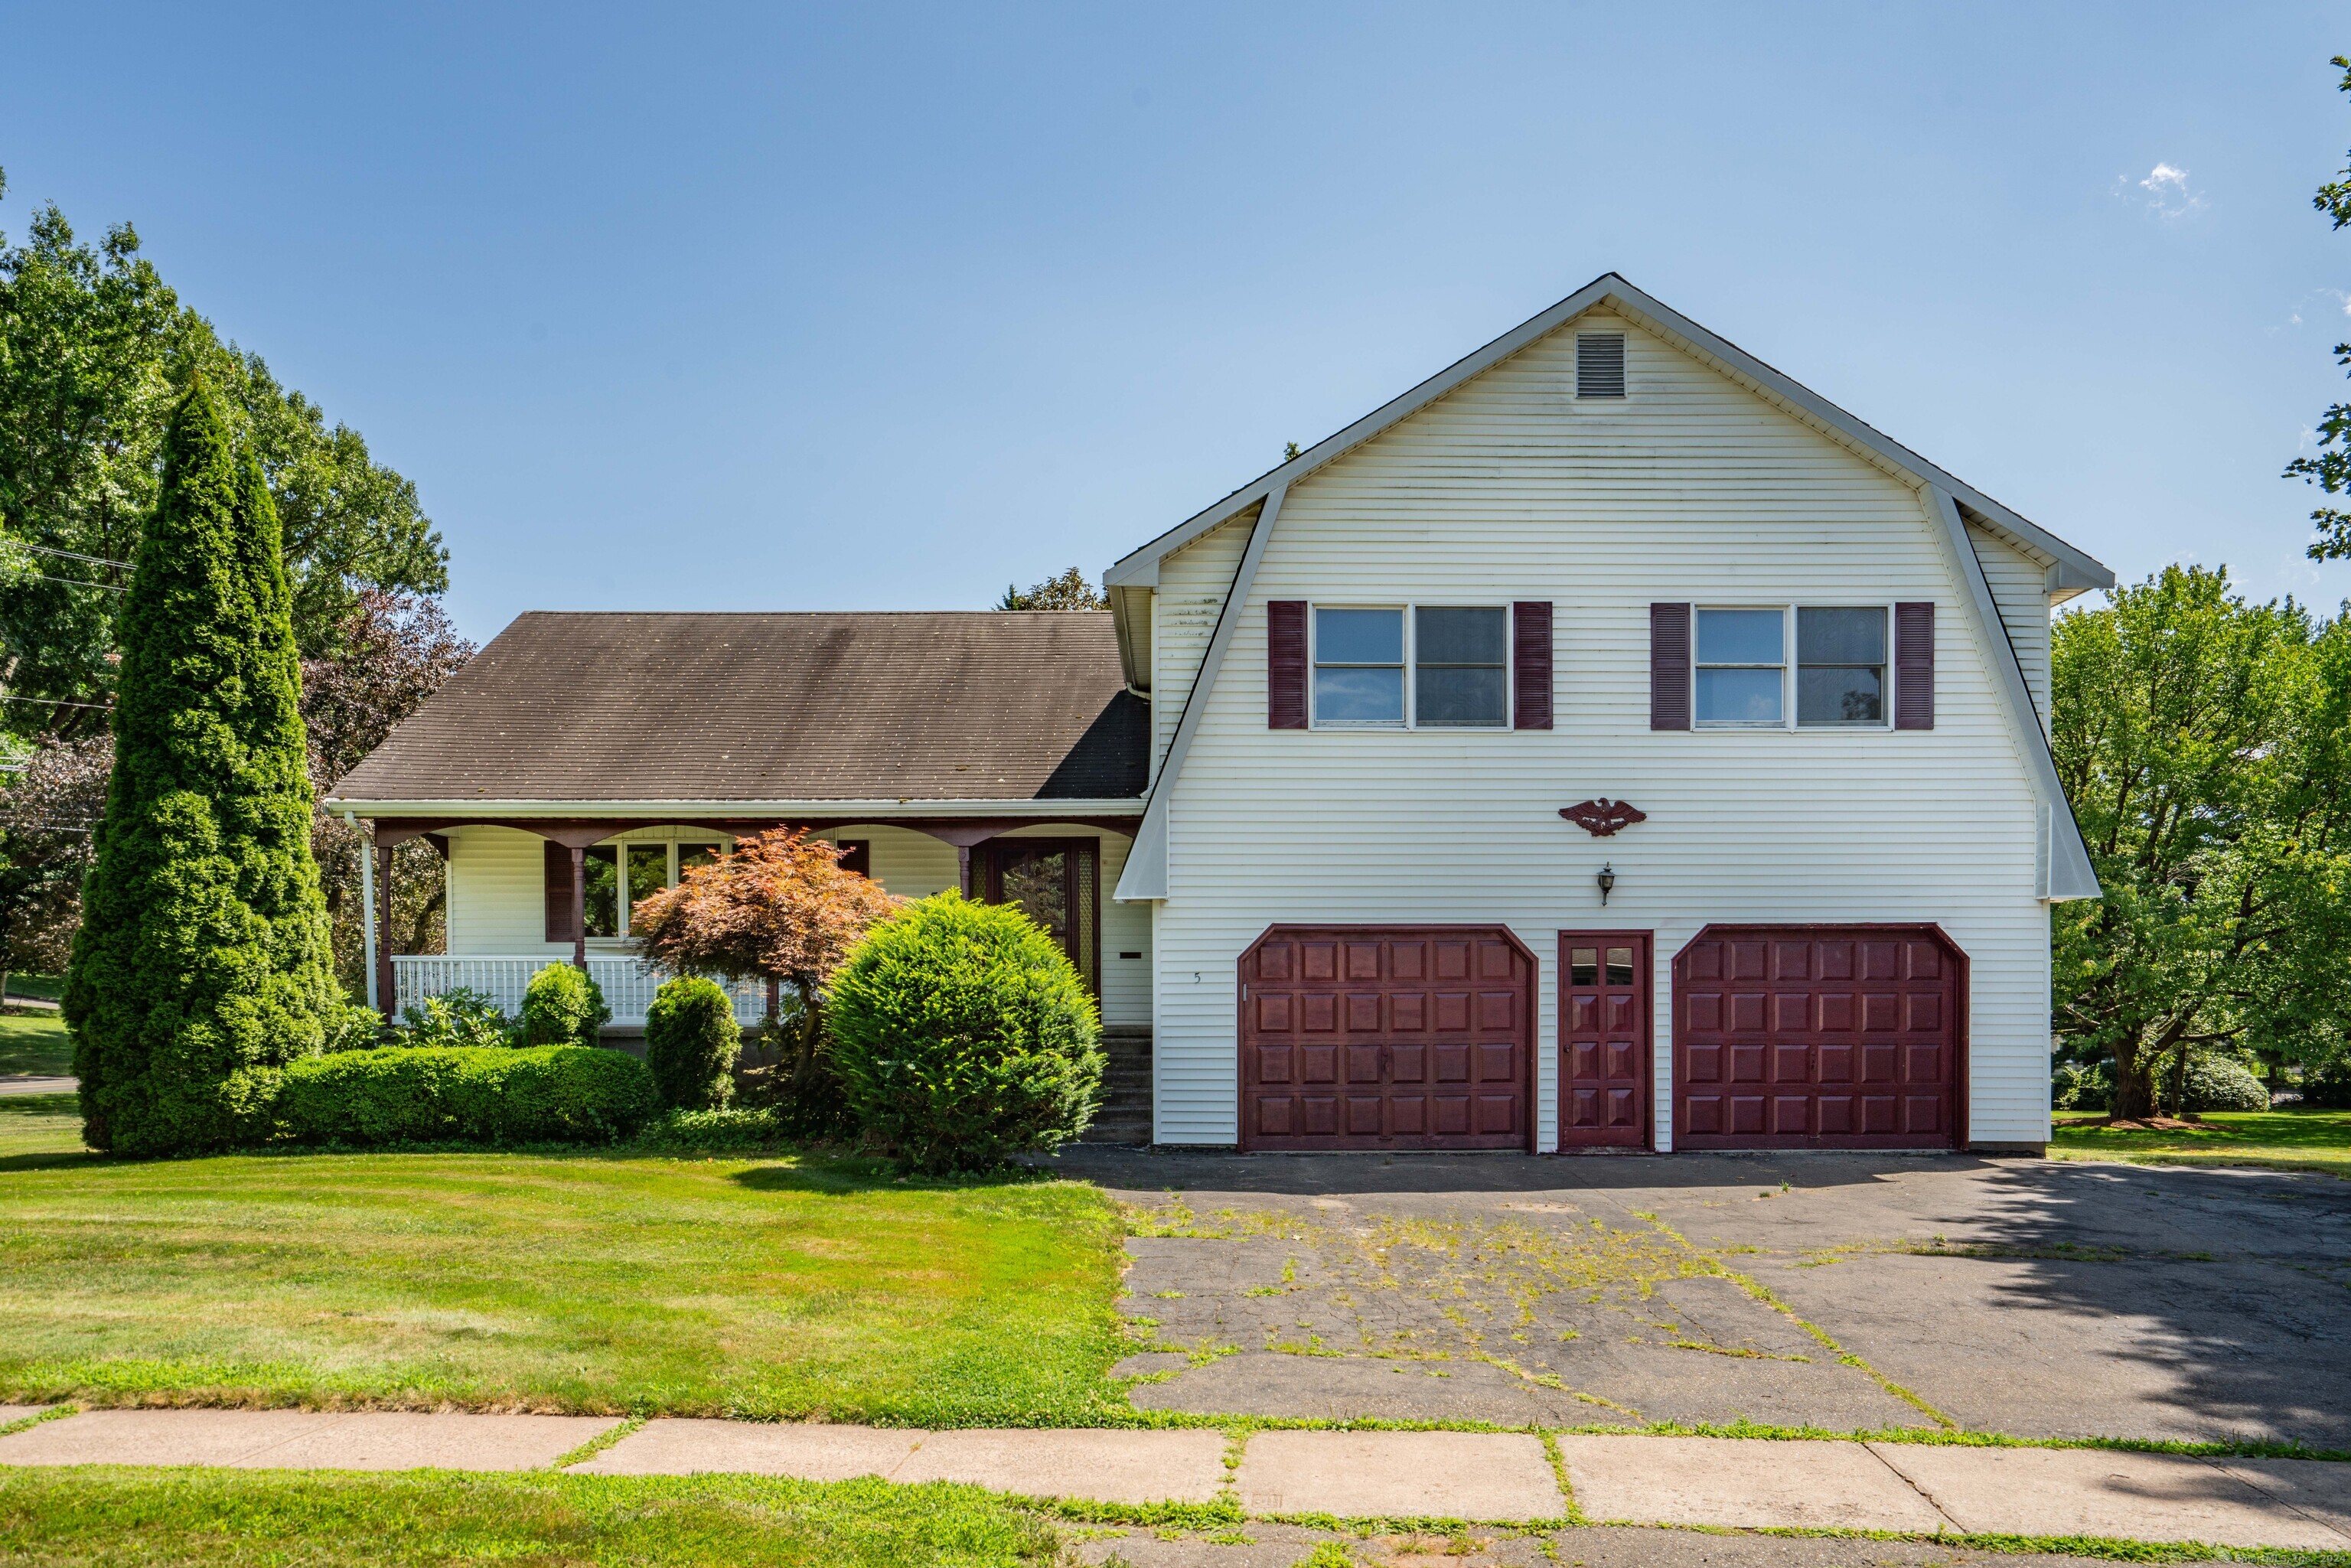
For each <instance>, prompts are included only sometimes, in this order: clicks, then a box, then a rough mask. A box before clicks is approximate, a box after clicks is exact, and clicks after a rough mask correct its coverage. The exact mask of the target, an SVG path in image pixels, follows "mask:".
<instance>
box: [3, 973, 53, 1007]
mask: <svg viewBox="0 0 2351 1568" xmlns="http://www.w3.org/2000/svg"><path fill="white" fill-rule="evenodd" d="M8 994H9V995H10V996H12V997H38V998H41V999H42V1000H44V1001H51V1002H53V1001H56V1000H57V998H59V997H62V996H64V995H65V994H66V977H64V976H63V975H28V974H26V973H25V972H24V971H23V970H22V969H12V970H10V971H9V972H8Z"/></svg>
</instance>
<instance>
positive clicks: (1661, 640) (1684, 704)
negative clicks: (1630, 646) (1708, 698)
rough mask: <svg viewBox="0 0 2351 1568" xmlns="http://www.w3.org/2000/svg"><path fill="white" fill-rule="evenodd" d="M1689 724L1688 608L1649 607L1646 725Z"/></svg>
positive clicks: (1670, 726)
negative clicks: (1647, 713) (1647, 707)
mask: <svg viewBox="0 0 2351 1568" xmlns="http://www.w3.org/2000/svg"><path fill="white" fill-rule="evenodd" d="M1649 727H1650V728H1651V729H1687V728H1688V727H1690V607H1689V606H1688V605H1687V604H1652V605H1650V606H1649Z"/></svg>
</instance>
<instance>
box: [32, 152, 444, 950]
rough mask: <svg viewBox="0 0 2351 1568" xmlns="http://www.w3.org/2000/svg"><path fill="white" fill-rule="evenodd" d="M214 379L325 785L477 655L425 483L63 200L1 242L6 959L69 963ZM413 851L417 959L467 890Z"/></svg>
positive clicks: (349, 883)
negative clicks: (78, 225) (287, 616)
mask: <svg viewBox="0 0 2351 1568" xmlns="http://www.w3.org/2000/svg"><path fill="white" fill-rule="evenodd" d="M5 189H6V183H5V174H0V193H5ZM199 375H201V377H202V378H203V380H204V382H205V383H206V384H207V385H208V386H210V387H211V388H212V389H213V392H214V396H215V398H216V400H217V402H218V403H219V405H220V407H221V409H222V410H223V413H224V414H225V417H226V418H227V419H228V420H229V421H230V422H231V423H232V425H233V426H234V434H235V439H236V440H237V441H238V442H239V443H240V445H241V448H242V449H243V450H246V451H249V452H250V453H251V454H252V455H254V457H255V458H256V460H257V461H258V463H259V465H260V466H261V470H262V474H263V476H264V478H265V480H266V485H267V487H268V490H269V493H270V497H271V499H272V501H273V502H274V504H275V506H276V508H277V517H278V522H279V526H280V528H281V529H282V532H283V538H284V553H285V562H286V570H287V580H288V590H289V592H290V596H291V611H292V621H293V629H294V636H295V642H296V645H297V647H298V651H299V653H300V655H301V658H302V676H303V695H302V708H303V716H304V718H305V720H306V722H307V723H308V727H309V733H310V759H309V760H310V778H311V782H312V785H313V787H314V789H315V790H316V791H317V793H319V795H323V794H324V793H325V792H326V791H327V790H328V789H331V788H332V786H333V784H334V782H335V780H337V779H340V777H341V776H342V775H343V774H344V773H345V772H347V771H348V770H349V769H350V767H351V766H352V765H353V764H354V763H356V762H357V761H358V760H359V758H361V757H363V756H365V755H366V753H367V752H368V751H369V750H370V749H371V747H373V746H374V745H375V744H376V743H377V742H378V741H380V740H381V738H382V737H383V736H384V735H385V734H386V733H388V732H389V731H390V729H391V727H392V726H393V725H394V724H396V723H398V722H399V720H400V719H402V718H403V717H405V716H407V715H408V714H409V713H411V712H413V711H414V709H415V707H416V706H417V704H419V703H421V702H422V701H423V699H424V697H425V696H426V695H430V694H431V692H432V691H433V690H434V689H435V688H436V687H437V686H438V685H440V684H441V682H442V681H443V680H444V679H445V678H446V677H447V675H448V674H449V673H450V672H451V671H452V670H454V669H455V668H456V667H457V666H458V665H459V664H463V663H464V662H465V659H467V658H468V657H470V656H471V654H472V653H473V649H472V646H471V645H470V644H468V643H465V642H464V641H463V640H462V639H460V638H458V637H457V636H456V634H455V632H454V630H453V629H452V628H451V626H450V624H449V622H448V619H447V617H446V616H445V615H444V613H443V612H442V610H441V606H440V603H439V600H438V596H439V595H440V594H441V593H443V592H444V591H445V590H446V589H447V587H448V581H449V575H448V552H447V551H446V550H445V549H444V548H443V546H442V542H441V537H440V535H439V533H438V532H437V531H436V530H435V529H434V527H433V524H432V521H431V519H430V518H429V517H426V516H425V514H424V512H423V507H422V506H421V505H420V503H419V501H418V499H417V495H416V487H415V486H414V485H413V484H412V483H410V482H409V481H408V480H407V479H405V478H403V477H402V476H401V475H400V474H398V473H397V472H395V471H394V470H392V468H390V467H387V466H385V465H381V464H379V463H377V462H376V461H375V460H374V459H373V458H372V457H371V455H370V454H369V451H368V446H367V443H366V441H365V440H364V439H363V438H362V437H361V436H360V434H359V432H357V431H355V430H352V429H351V428H350V426H348V425H344V424H340V423H338V424H334V425H329V423H327V419H326V416H325V414H324V413H323V412H322V411H321V410H320V409H319V406H318V405H317V404H316V403H314V402H310V401H309V400H308V398H306V397H304V396H303V395H302V394H301V393H300V392H297V391H294V390H292V389H290V388H288V387H286V386H283V385H281V384H280V383H279V382H278V381H277V378H276V377H275V376H273V375H272V374H271V373H270V371H269V368H268V366H267V365H266V363H265V362H264V361H263V360H262V359H261V357H260V356H259V355H258V354H254V353H249V352H246V351H244V350H240V349H239V348H238V347H237V346H236V345H235V343H234V342H233V341H230V340H225V339H224V338H223V337H222V336H221V335H220V333H219V332H218V331H217V330H216V329H214V326H213V324H212V323H211V322H210V321H208V320H207V319H204V317H203V316H201V315H199V314H198V313H197V312H196V311H195V310H194V309H193V308H191V307H190V306H188V305H186V304H183V302H182V301H181V299H180V298H179V296H178V295H177V294H176V293H175V292H174V291H173V290H172V287H170V286H169V285H168V284H166V283H165V282H164V281H163V279H162V276H161V274H160V273H159V272H158V271H157V269H156V267H155V266H154V264H153V263H152V262H151V261H149V260H148V259H147V258H146V257H145V256H143V255H141V250H140V243H139V236H138V235H137V233H136V232H135V231H134V230H133V229H132V228H131V225H129V224H120V225H116V226H115V227H113V228H111V229H110V230H108V231H107V233H106V235H105V237H104V239H103V240H102V241H100V242H99V244H97V245H95V246H93V245H91V244H89V242H87V241H85V240H83V239H81V238H80V237H79V236H78V235H76V233H75V231H74V229H73V226H72V225H71V224H70V223H68V220H67V218H66V215H65V214H63V213H62V212H60V211H58V209H57V207H56V205H54V204H49V205H47V206H44V207H42V208H41V209H40V210H39V211H37V213H35V214H33V219H32V223H31V225H30V228H29V230H28V232H27V234H26V237H25V239H24V241H23V242H22V243H21V244H11V243H10V242H9V240H8V238H7V236H6V235H5V234H0V696H5V700H0V753H5V756H0V767H5V768H6V769H7V771H6V772H5V774H0V779H5V780H6V781H7V784H8V788H7V791H6V799H5V812H0V965H5V966H9V967H16V968H31V969H39V970H43V971H47V972H51V973H54V972H57V971H58V970H61V969H62V968H63V967H64V958H65V952H66V949H67V947H68V945H69V944H70V942H71V939H72V933H73V929H74V926H75V925H76V924H77V923H78V918H79V907H80V894H81V883H82V880H83V877H84V875H85V874H86V873H87V872H88V870H89V829H90V828H91V827H92V826H94V825H95V823H96V821H97V819H98V818H99V815H100V813H101V811H102V810H103V808H104V802H105V796H106V784H107V779H108V778H109V776H110V772H111V768H112V759H113V745H112V741H111V739H110V736H109V732H108V718H109V710H110V707H111V705H112V703H113V700H114V677H115V672H116V670H117V668H118V666H119V664H120V618H121V614H122V612H123V609H124V599H125V594H124V592H123V590H124V589H125V588H126V587H127V585H128V582H129V580H130V564H129V563H130V562H131V560H132V559H133V558H134V557H135V556H136V554H137V551H138V549H139V545H140V541H141V537H142V533H143V530H144V528H145V527H146V525H147V523H148V521H149V519H150V518H151V517H152V514H153V512H154V507H155V504H156V499H157V487H158V485H159V483H160V481H161V478H162V444H163V436H164V432H165V428H166V426H167V424H168V423H169V416H170V413H171V410H172V406H173V404H174V403H175V402H176V401H177V399H178V397H179V395H180V394H181V393H182V392H183V391H184V390H185V388H186V387H187V386H188V385H189V384H190V383H191V382H193V380H195V379H196V378H197V377H198V376H199ZM313 815H314V822H313V839H314V846H315V850H316V852H317V855H318V859H319V866H320V868H321V871H322V873H324V876H325V881H326V894H327V899H328V904H329V909H330V911H331V912H332V914H333V916H334V946H335V955H336V959H337V965H336V967H337V970H338V972H339V973H340V975H341V976H342V977H344V978H345V979H346V980H347V981H348V982H351V983H354V984H357V983H362V982H363V977H362V976H361V975H360V967H361V966H360V956H359V955H360V929H359V917H358V892H357V889H358V880H359V858H358V856H359V847H358V835H356V834H355V833H353V832H352V831H351V830H350V829H349V828H348V827H346V826H345V825H344V824H342V823H341V822H340V821H329V819H328V818H327V817H326V816H325V815H324V813H322V812H316V811H315V810H314V813H313ZM420 850H421V851H422V852H421V853H420ZM401 853H402V859H403V863H402V867H401V871H400V874H399V875H398V876H397V877H396V878H395V887H396V889H397V890H398V892H397V897H396V902H395V905H394V909H393V916H394V927H395V940H396V942H397V944H398V945H399V946H402V948H404V949H410V950H413V949H414V948H417V947H422V946H430V945H432V944H434V943H435V942H437V940H438V939H439V934H440V916H441V908H442V900H443V892H442V886H443V884H442V880H441V876H440V869H439V865H438V862H437V859H436V858H435V857H434V855H433V853H432V851H431V850H430V848H429V847H426V846H422V845H405V846H402V851H401Z"/></svg>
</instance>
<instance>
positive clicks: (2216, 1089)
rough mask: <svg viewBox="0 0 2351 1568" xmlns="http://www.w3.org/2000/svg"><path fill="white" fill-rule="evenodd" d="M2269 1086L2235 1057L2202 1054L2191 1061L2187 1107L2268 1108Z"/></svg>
mask: <svg viewBox="0 0 2351 1568" xmlns="http://www.w3.org/2000/svg"><path fill="white" fill-rule="evenodd" d="M2269 1108H2270V1091H2269V1086H2268V1085H2267V1084H2265V1083H2263V1082H2262V1081H2261V1080H2260V1079H2259V1078H2257V1077H2255V1076H2254V1075H2253V1072H2252V1069H2251V1068H2248V1067H2247V1066H2246V1065H2245V1064H2244V1063H2243V1062H2241V1061H2237V1060H2236V1059H2235V1058H2233V1057H2227V1056H2212V1055H2206V1054H2203V1053H2200V1052H2199V1054H2197V1055H2195V1056H2191V1057H2189V1060H2188V1097H2187V1103H2186V1104H2185V1105H2184V1106H2183V1107H2182V1109H2184V1110H2189V1111H2196V1112H2204V1111H2266V1110H2268V1109H2269Z"/></svg>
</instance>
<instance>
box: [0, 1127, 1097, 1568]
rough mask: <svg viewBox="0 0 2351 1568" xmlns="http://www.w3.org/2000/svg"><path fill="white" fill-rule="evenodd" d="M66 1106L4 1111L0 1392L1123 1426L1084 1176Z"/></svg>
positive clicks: (1090, 1193) (89, 1400)
mask: <svg viewBox="0 0 2351 1568" xmlns="http://www.w3.org/2000/svg"><path fill="white" fill-rule="evenodd" d="M78 1144H79V1123H78V1121H77V1120H76V1119H75V1118H74V1116H73V1102H72V1100H71V1099H70V1098H68V1097H66V1096H61V1095H58V1096H24V1097H16V1098H7V1099H0V1400H10V1399H14V1400H30V1399H67V1398H70V1399H74V1400H78V1401H80V1402H82V1403H85V1404H93V1405H105V1404H124V1403H131V1402H136V1401H162V1402H167V1403H170V1402H181V1403H194V1404H212V1405H252V1406H268V1405H294V1404H304V1405H329V1406H333V1405H349V1406H386V1407H412V1408H424V1407H432V1406H440V1405H444V1404H446V1405H455V1406H470V1407H476V1408H483V1407H495V1408H501V1409H515V1408H521V1409H533V1410H559V1411H577V1412H584V1413H622V1412H626V1413H632V1414H638V1415H653V1414H675V1415H710V1416H747V1417H755V1418H817V1419H828V1418H829V1419H832V1420H843V1421H870V1422H879V1423H885V1424H904V1425H917V1424H919V1425H925V1426H942V1427H954V1426H1099V1425H1113V1424H1118V1423H1120V1422H1122V1421H1123V1422H1125V1423H1129V1424H1131V1423H1133V1422H1134V1420H1135V1419H1136V1417H1135V1416H1134V1412H1133V1410H1132V1409H1131V1408H1130V1407H1129V1406H1127V1404H1126V1402H1125V1400H1124V1398H1123V1396H1122V1394H1121V1393H1120V1391H1119V1389H1118V1388H1117V1386H1116V1385H1113V1384H1112V1383H1110V1382H1109V1381H1108V1379H1107V1377H1106V1373H1107V1371H1108V1369H1109V1366H1110V1364H1111V1363H1112V1362H1113V1360H1114V1359H1116V1357H1117V1356H1118V1355H1119V1354H1123V1349H1122V1338H1121V1331H1120V1328H1119V1325H1118V1323H1117V1321H1116V1318H1115V1315H1114V1313H1113V1309H1112V1305H1111V1301H1112V1295H1113V1291H1115V1290H1116V1288H1117V1281H1118V1275H1119V1269H1120V1265H1121V1261H1122V1256H1123V1255H1122V1252H1121V1246H1120V1243H1121V1235H1122V1227H1121V1224H1120V1221H1119V1218H1118V1216H1117V1214H1116V1212H1115V1211H1114V1210H1113V1208H1112V1207H1111V1205H1110V1204H1109V1203H1108V1202H1107V1201H1106V1200H1105V1199H1104V1198H1103V1197H1102V1196H1101V1195H1100V1194H1099V1193H1098V1192H1096V1191H1095V1190H1094V1189H1093V1188H1092V1187H1091V1186H1082V1185H1080V1184H1076V1183H1070V1182H1050V1181H1006V1182H973V1183H963V1184H948V1183H922V1182H914V1183H898V1182H893V1181H892V1180H891V1179H890V1178H889V1176H888V1174H887V1173H886V1172H885V1171H883V1170H882V1169H881V1168H879V1167H877V1166H872V1165H870V1164H866V1163H862V1162H855V1161H849V1160H839V1159H833V1160H827V1159H818V1158H812V1157H803V1156H795V1155H782V1156H768V1157H756V1158H754V1157H744V1158H665V1157H657V1156H651V1155H629V1154H626V1153H619V1152H615V1153H604V1154H596V1153H557V1154H488V1153H485V1154H342V1155H227V1156H221V1157H216V1158H206V1159H187V1160H158V1161H145V1162H140V1161H128V1160H110V1159H105V1158H101V1157H99V1156H97V1155H88V1154H82V1153H78V1152H77V1151H78ZM0 1556H5V1553H0Z"/></svg>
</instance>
